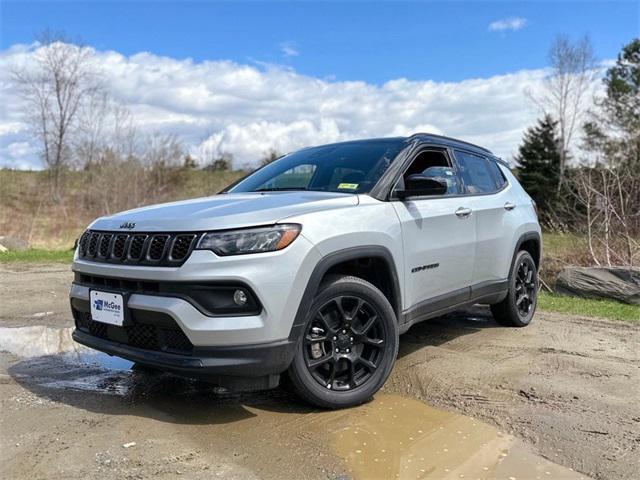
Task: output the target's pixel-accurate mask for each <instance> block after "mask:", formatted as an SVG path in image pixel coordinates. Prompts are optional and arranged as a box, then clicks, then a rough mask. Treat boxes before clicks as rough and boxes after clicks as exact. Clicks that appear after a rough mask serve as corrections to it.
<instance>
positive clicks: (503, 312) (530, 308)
mask: <svg viewBox="0 0 640 480" xmlns="http://www.w3.org/2000/svg"><path fill="white" fill-rule="evenodd" d="M537 300H538V269H537V266H536V263H535V262H534V260H533V257H532V256H531V254H530V253H529V252H527V251H524V250H521V251H519V252H518V253H517V255H516V257H515V259H514V261H513V266H512V268H511V274H510V275H509V290H508V293H507V296H506V297H505V298H504V299H503V300H502V301H501V302H499V303H495V304H493V305H491V312H492V313H493V317H494V318H495V319H496V321H497V322H498V323H500V324H501V325H505V326H511V327H526V326H527V325H529V323H531V320H532V319H533V315H534V313H535V311H536V304H537Z"/></svg>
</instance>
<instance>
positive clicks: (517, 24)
mask: <svg viewBox="0 0 640 480" xmlns="http://www.w3.org/2000/svg"><path fill="white" fill-rule="evenodd" d="M526 25H527V19H526V18H523V17H509V18H501V19H500V20H496V21H495V22H491V23H490V24H489V30H490V31H492V32H504V31H506V30H511V31H514V32H515V31H516V30H520V29H521V28H524V27H525V26H526Z"/></svg>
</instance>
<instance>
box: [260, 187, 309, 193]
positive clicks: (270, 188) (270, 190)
mask: <svg viewBox="0 0 640 480" xmlns="http://www.w3.org/2000/svg"><path fill="white" fill-rule="evenodd" d="M286 190H306V187H269V188H258V189H257V190H253V191H254V192H284V191H286Z"/></svg>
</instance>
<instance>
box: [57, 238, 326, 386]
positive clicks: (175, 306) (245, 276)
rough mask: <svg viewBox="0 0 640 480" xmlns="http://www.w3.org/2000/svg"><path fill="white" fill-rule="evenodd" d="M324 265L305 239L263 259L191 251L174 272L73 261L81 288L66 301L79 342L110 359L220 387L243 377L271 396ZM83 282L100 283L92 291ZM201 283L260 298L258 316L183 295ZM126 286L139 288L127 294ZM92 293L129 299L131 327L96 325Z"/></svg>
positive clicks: (291, 352) (76, 284) (74, 288)
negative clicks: (314, 277) (308, 292)
mask: <svg viewBox="0 0 640 480" xmlns="http://www.w3.org/2000/svg"><path fill="white" fill-rule="evenodd" d="M319 258H320V254H319V253H318V252H317V250H316V249H315V248H314V247H313V246H312V245H311V244H310V243H309V242H308V241H307V240H306V239H305V238H304V237H303V236H300V237H299V238H298V239H297V240H296V241H295V242H294V243H293V244H292V245H290V246H289V247H288V248H286V249H284V250H282V251H278V252H271V253H264V254H255V255H241V256H237V257H218V256H216V255H215V254H213V253H212V252H209V251H194V252H193V253H192V254H191V255H190V257H189V259H188V260H187V261H186V262H185V263H184V264H183V265H181V266H180V267H175V268H174V267H171V268H169V267H149V266H135V265H111V264H104V263H97V262H90V261H85V260H80V259H78V258H77V257H76V258H75V259H74V264H73V270H74V272H75V273H76V282H74V283H73V284H72V286H71V291H70V294H69V296H70V301H71V308H72V312H73V316H74V319H75V322H76V331H75V333H74V338H75V339H76V341H78V342H79V343H82V344H84V345H87V346H89V347H91V348H95V349H97V350H100V351H103V352H106V353H108V354H110V355H116V356H119V357H123V358H126V359H129V360H132V361H134V362H137V363H141V364H144V365H149V366H154V367H157V368H159V369H162V370H167V371H172V372H175V373H179V374H183V375H187V376H190V377H196V378H206V379H207V380H211V381H214V382H216V383H218V384H220V385H223V386H227V385H228V383H229V382H228V381H218V380H228V379H229V378H231V377H237V378H240V377H242V378H244V379H250V380H254V383H255V381H257V380H258V379H261V380H260V381H261V382H262V383H260V381H259V382H258V384H257V385H255V386H254V387H249V388H251V389H253V388H262V387H265V388H266V387H268V386H272V385H273V383H274V378H275V382H276V383H277V377H278V374H280V373H282V372H283V371H284V370H286V369H287V367H288V366H289V364H290V363H291V361H292V359H293V356H294V351H295V346H296V345H297V341H298V338H299V331H300V330H301V326H300V325H294V319H295V318H296V312H297V311H298V308H299V306H300V303H301V300H302V295H303V293H304V290H305V287H306V285H307V282H308V281H309V278H310V276H311V272H312V271H313V267H314V266H315V265H316V264H317V262H318V260H319ZM86 279H88V280H87V281H89V282H92V281H93V280H95V279H102V281H103V283H101V284H98V285H96V284H94V283H89V284H87V283H86V282H85V280H86ZM92 279H93V280H92ZM158 282H161V283H164V284H171V285H177V286H180V288H182V290H180V291H178V289H176V288H174V289H173V290H171V291H165V290H163V288H160V289H156V290H155V291H151V290H152V289H150V288H149V285H150V284H151V283H155V284H157V283H158ZM202 283H206V284H211V285H214V284H215V285H242V286H244V287H246V291H247V292H251V293H252V294H254V295H255V297H256V304H257V306H258V307H259V308H257V309H256V310H255V311H253V312H249V313H246V314H244V315H240V314H233V313H230V312H229V313H222V314H221V313H219V312H218V313H216V312H215V311H214V308H213V307H215V305H213V304H210V305H208V306H207V305H205V303H204V302H202V301H200V300H199V299H198V297H197V296H196V295H194V294H191V293H192V292H187V295H184V293H185V292H184V288H188V285H190V284H202ZM129 284H137V285H138V288H136V289H131V288H127V285H129ZM91 289H96V290H102V291H114V292H118V293H124V294H125V302H126V306H127V309H128V312H130V321H129V323H128V324H127V325H125V326H124V327H116V326H108V325H106V324H101V323H99V322H93V321H92V319H91V316H90V304H89V293H90V290H91ZM194 299H195V300H194ZM200 299H202V297H200ZM213 303H215V302H213ZM232 387H233V388H236V386H235V385H234V386H232ZM240 388H241V389H244V387H243V386H242V385H241V386H240Z"/></svg>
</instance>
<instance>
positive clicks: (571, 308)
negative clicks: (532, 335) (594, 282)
mask: <svg viewBox="0 0 640 480" xmlns="http://www.w3.org/2000/svg"><path fill="white" fill-rule="evenodd" d="M538 309H540V310H543V311H544V310H546V311H550V312H558V313H566V314H568V315H582V316H585V317H600V318H609V319H611V320H628V321H637V322H638V321H640V307H639V306H637V305H628V304H626V303H621V302H616V301H614V300H596V299H590V298H578V297H568V296H566V295H558V294H555V293H546V292H541V293H540V296H539V297H538Z"/></svg>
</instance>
